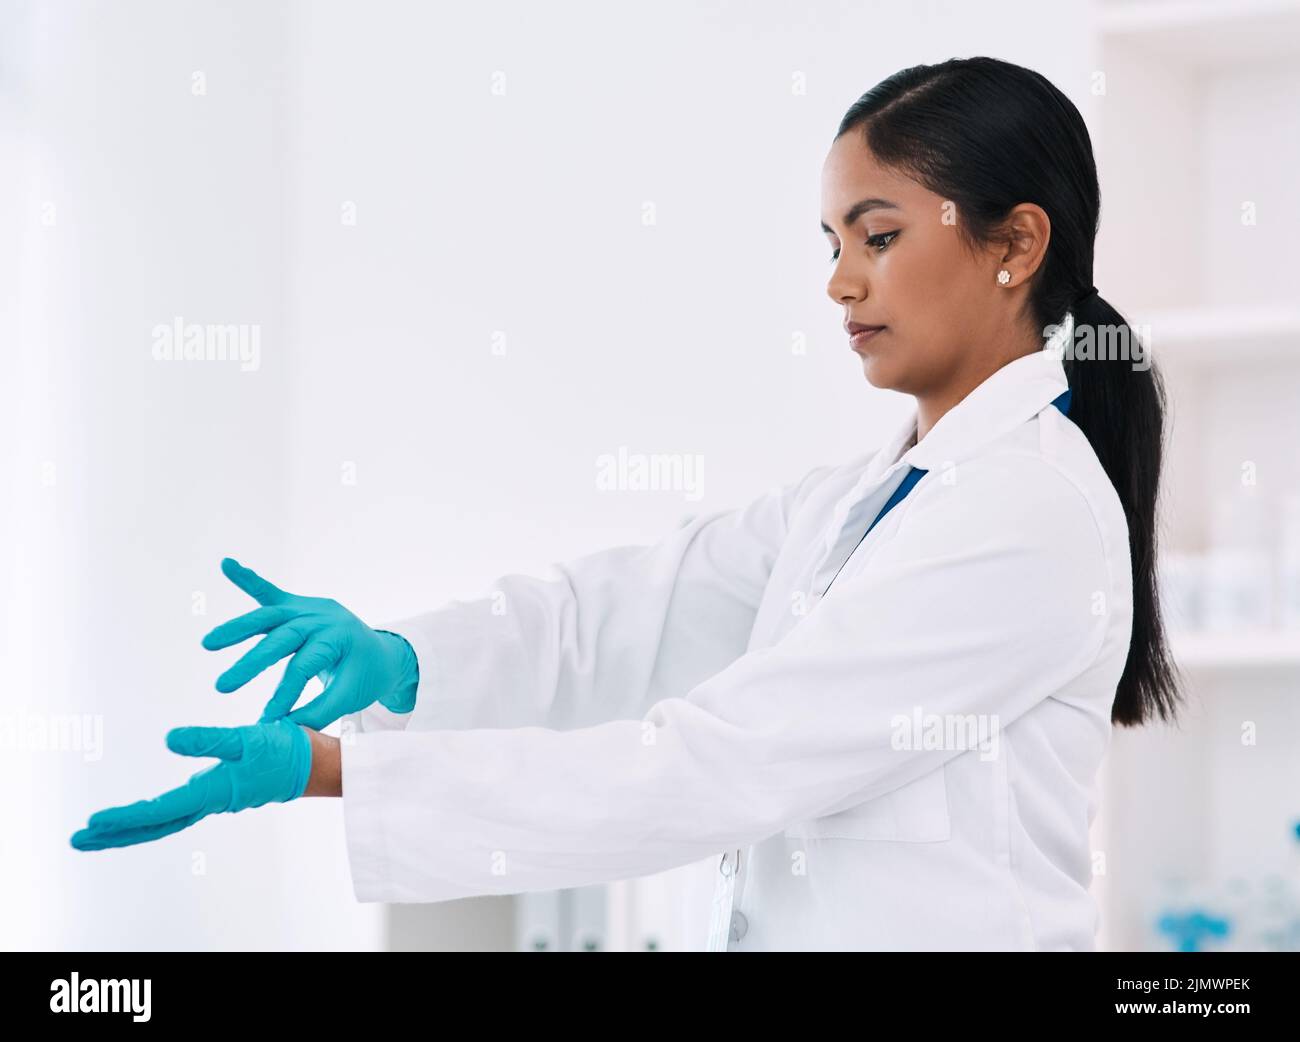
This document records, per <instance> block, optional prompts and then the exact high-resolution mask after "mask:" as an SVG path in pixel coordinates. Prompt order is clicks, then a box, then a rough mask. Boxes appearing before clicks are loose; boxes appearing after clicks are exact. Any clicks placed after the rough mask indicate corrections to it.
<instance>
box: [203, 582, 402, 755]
mask: <svg viewBox="0 0 1300 1042" xmlns="http://www.w3.org/2000/svg"><path fill="white" fill-rule="evenodd" d="M221 570H222V571H223V572H225V573H226V577H227V578H228V579H230V581H231V582H233V583H234V584H235V585H236V586H238V587H239V588H240V589H241V590H243V591H244V592H245V593H247V594H248V595H249V596H250V597H252V598H253V599H254V600H256V601H257V603H258V604H260V605H262V607H260V608H257V609H255V610H254V611H251V612H249V613H248V614H247V615H241V616H239V617H238V618H236V619H231V620H230V621H229V622H223V623H222V624H221V625H220V626H218V627H217V628H216V629H214V630H213V631H212V632H211V633H209V634H208V635H207V636H206V637H204V638H203V646H204V647H205V648H207V649H208V650H209V651H216V650H217V649H219V648H228V647H230V646H231V645H233V644H238V643H240V642H241V641H245V640H247V639H248V638H249V637H251V636H253V635H255V634H258V633H265V634H267V637H266V638H265V639H264V640H261V641H259V642H258V644H257V646H256V647H255V648H253V649H252V650H251V651H249V652H248V653H247V654H245V655H244V657H243V658H241V659H240V660H239V661H238V662H236V663H235V664H234V665H233V666H231V667H230V668H229V669H228V670H226V671H225V672H224V673H222V674H221V676H219V677H217V690H218V691H234V690H235V689H237V688H240V687H242V686H243V685H244V684H247V683H248V682H249V681H250V680H252V679H253V678H254V677H255V676H257V675H258V674H259V673H261V672H262V670H264V669H266V668H267V667H268V666H271V665H273V664H274V663H276V662H278V661H280V659H282V658H284V657H285V656H286V655H293V658H291V659H290V660H289V665H288V666H286V667H285V670H284V676H283V678H281V680H280V684H279V686H278V687H277V688H276V689H275V694H273V695H272V696H271V700H270V701H269V702H268V703H267V704H266V709H265V710H263V712H262V720H274V719H278V718H280V717H283V716H285V714H288V718H289V719H290V720H294V721H296V722H297V723H300V724H302V725H303V726H304V727H310V728H312V730H315V731H319V730H321V729H323V728H325V727H326V726H328V725H329V724H330V723H331V722H333V721H334V720H337V719H338V718H339V717H341V716H344V715H346V714H348V713H355V712H359V711H360V710H362V709H365V708H366V706H368V705H370V704H371V703H372V702H376V701H377V702H379V703H380V705H382V706H384V708H386V709H390V710H392V711H393V712H394V713H409V712H410V711H411V710H412V709H413V708H415V690H416V686H417V683H418V681H419V664H418V662H417V660H416V657H415V652H414V651H413V650H412V649H411V646H410V645H409V644H407V643H406V641H405V640H403V639H402V638H401V637H399V636H398V635H397V634H395V633H389V632H387V631H386V630H373V629H371V628H370V627H369V626H367V625H366V624H365V623H364V622H362V621H361V620H360V619H358V618H357V617H356V616H355V615H353V614H352V613H351V612H350V611H348V610H347V609H346V608H345V607H343V605H341V604H339V603H338V601H331V600H327V599H325V598H322V597H299V596H297V595H296V594H292V593H285V591H283V590H281V589H279V588H278V587H276V586H274V585H272V584H271V583H269V582H267V581H266V580H265V579H263V578H262V577H261V576H259V575H258V574H257V573H256V572H254V571H252V570H251V569H248V568H245V567H244V566H243V565H241V564H240V563H239V562H238V561H235V560H233V559H231V558H229V557H227V558H226V559H225V560H223V561H222V562H221ZM314 676H320V678H321V679H322V680H323V681H324V682H325V690H324V691H322V692H321V693H320V694H319V695H317V696H316V697H315V698H314V699H312V700H311V701H310V702H308V703H307V704H306V705H305V706H303V707H302V708H301V709H293V706H294V703H295V702H297V701H298V696H299V695H301V694H302V690H303V688H304V687H306V686H307V682H308V681H309V680H311V678H312V677H314ZM290 710H293V712H290Z"/></svg>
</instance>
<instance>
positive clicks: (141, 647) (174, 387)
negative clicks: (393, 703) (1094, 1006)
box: [0, 0, 1300, 950]
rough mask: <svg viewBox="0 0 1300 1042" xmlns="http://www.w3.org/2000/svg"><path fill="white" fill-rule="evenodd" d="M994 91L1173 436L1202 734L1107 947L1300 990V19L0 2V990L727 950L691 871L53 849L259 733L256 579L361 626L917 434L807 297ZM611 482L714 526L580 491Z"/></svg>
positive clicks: (1122, 751) (298, 817)
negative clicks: (350, 616) (421, 960)
mask: <svg viewBox="0 0 1300 1042" xmlns="http://www.w3.org/2000/svg"><path fill="white" fill-rule="evenodd" d="M974 54H989V55H993V56H995V57H999V58H1003V59H1006V60H1008V61H1014V62H1017V63H1020V64H1024V65H1028V66H1031V67H1033V68H1035V69H1038V70H1039V71H1041V72H1042V73H1044V74H1045V75H1046V76H1047V77H1048V78H1049V79H1051V80H1052V81H1053V82H1054V83H1055V84H1057V85H1058V86H1059V87H1060V88H1061V90H1063V91H1064V92H1065V93H1066V94H1067V95H1069V97H1070V98H1071V99H1072V100H1073V101H1074V102H1075V104H1076V105H1077V106H1078V107H1079V108H1080V110H1081V111H1082V112H1083V114H1084V117H1085V119H1086V120H1087V122H1088V124H1089V127H1090V128H1091V131H1092V134H1093V141H1094V146H1095V148H1096V152H1097V158H1098V167H1099V173H1100V178H1101V187H1102V198H1103V206H1102V226H1101V230H1100V235H1099V240H1098V259H1097V267H1096V272H1095V279H1094V281H1095V283H1096V285H1097V286H1098V287H1099V288H1100V290H1101V292H1102V294H1103V295H1104V296H1105V297H1106V298H1107V299H1108V300H1109V301H1111V302H1112V303H1113V304H1115V305H1116V306H1117V307H1118V308H1119V309H1120V310H1121V311H1122V312H1124V313H1125V314H1126V315H1127V316H1128V317H1129V318H1130V320H1131V321H1132V322H1134V323H1135V324H1138V326H1139V327H1142V326H1145V327H1146V329H1147V331H1148V333H1149V340H1150V344H1151V347H1152V349H1153V352H1154V357H1155V359H1156V362H1157V365H1159V366H1161V367H1162V368H1163V369H1164V371H1165V375H1166V379H1167V381H1168V387H1169V392H1170V396H1171V415H1172V420H1171V430H1170V440H1169V446H1168V464H1169V466H1168V481H1167V484H1166V487H1165V499H1164V504H1163V514H1164V542H1163V556H1162V560H1161V574H1162V582H1163V583H1164V587H1165V596H1166V600H1167V603H1168V610H1169V613H1170V616H1169V621H1170V625H1171V627H1173V628H1174V637H1175V642H1176V652H1177V657H1178V661H1179V664H1180V666H1181V668H1182V669H1183V671H1184V675H1185V679H1186V683H1187V687H1188V691H1189V693H1190V707H1189V710H1188V713H1187V716H1186V719H1185V720H1184V722H1183V724H1182V725H1181V726H1180V727H1177V728H1174V727H1148V728H1145V729H1143V730H1142V731H1140V732H1132V733H1129V732H1118V733H1117V734H1116V736H1115V743H1114V746H1113V751H1112V754H1111V756H1110V759H1109V761H1108V763H1107V766H1106V769H1105V773H1104V776H1103V778H1102V780H1101V783H1102V789H1103V795H1104V799H1103V804H1102V810H1101V813H1100V814H1099V816H1098V818H1097V821H1096V822H1095V826H1094V847H1095V849H1096V862H1095V865H1094V869H1095V873H1096V875H1095V879H1096V893H1097V894H1098V897H1099V899H1100V901H1101V903H1102V908H1103V928H1102V934H1101V937H1100V944H1101V945H1102V946H1103V947H1109V948H1120V949H1168V948H1175V949H1181V950H1201V949H1210V948H1248V949H1255V948H1290V949H1296V948H1300V905H1298V903H1297V902H1298V901H1300V838H1298V837H1297V832H1296V827H1297V823H1298V822H1300V784H1297V782H1298V781H1300V756H1297V752H1300V699H1298V698H1297V695H1298V694H1300V683H1298V682H1300V496H1298V495H1297V493H1298V492H1300V306H1298V299H1300V298H1298V296H1297V290H1296V286H1297V262H1296V259H1295V250H1294V246H1293V241H1294V238H1295V233H1296V232H1297V231H1300V197H1298V195H1297V192H1296V190H1295V175H1294V171H1295V170H1296V169H1300V71H1297V69H1298V68H1300V66H1298V65H1297V58H1300V5H1298V4H1296V3H1289V2H1271V3H1265V2H1250V0H1240V2H1222V3H1208V2H1207V3H1191V2H1178V3H1140V4H1139V3H1091V2H1084V0H1064V2H1060V3H1054V4H1051V5H1044V4H1040V3H1033V2H1029V0H1026V2H1007V3H984V4H978V5H971V4H965V3H960V2H956V0H953V2H938V0H935V2H919V3H912V4H885V3H863V2H853V3H848V2H843V3H840V2H827V0H821V2H801V3H794V2H774V0H758V2H744V3H742V2H739V0H735V2H731V0H728V2H722V0H716V2H706V0H698V2H689V3H688V2H683V0H670V2H664V0H660V2H656V3H654V4H650V3H629V4H618V5H612V4H601V3H596V2H566V3H545V4H536V3H525V2H522V0H519V2H508V3H475V4H468V3H456V4H452V3H438V4H417V3H384V2H373V0H371V2H367V3H365V4H361V3H339V2H313V3H306V2H303V3H293V2H281V3H263V2H234V3H231V2H225V3H220V4H217V3H194V2H174V0H172V2H164V0H148V2H141V0H130V2H121V3H86V2H67V3H60V4H57V5H55V4H39V3H36V2H25V0H4V2H2V3H0V157H2V158H0V208H2V209H0V222H3V223H2V224H0V241H3V242H4V244H5V248H4V249H3V250H2V251H0V265H3V267H2V268H0V309H2V310H0V347H2V348H3V352H4V374H5V378H4V379H3V380H2V381H0V395H3V400H2V402H0V423H3V424H4V430H3V434H2V436H0V456H2V457H3V463H4V469H3V475H4V480H5V482H6V485H5V488H4V494H3V497H2V504H0V510H2V513H0V524H3V529H2V530H0V547H3V556H2V557H0V583H2V585H0V595H2V598H3V599H2V601H0V605H2V608H3V620H2V622H3V625H2V626H0V654H2V658H0V668H2V669H3V679H4V685H3V694H0V791H3V793H4V796H3V798H2V799H0V885H2V886H3V889H4V892H5V893H6V894H8V895H10V897H11V901H10V910H9V912H8V914H6V916H5V917H4V920H3V922H2V923H0V946H2V947H4V948H8V949H22V948H38V949H108V950H134V949H153V948H164V949H187V950H188V949H232V948H237V949H295V950H306V949H354V948H373V949H385V948H386V949H420V950H431V949H465V948H482V949H511V948H523V949H527V950H569V949H578V950H593V949H600V950H676V949H689V948H698V947H701V946H702V944H703V942H704V935H705V927H706V924H707V908H708V900H709V895H710V894H711V891H712V879H711V876H710V872H711V865H710V863H709V862H702V863H701V864H698V865H692V866H684V867H683V868H680V869H677V870H675V871H673V872H670V873H666V874H664V875H661V876H656V877H652V878H647V879H642V880H635V881H628V882H625V883H619V884H615V885H612V886H609V887H599V888H592V889H590V890H583V891H568V892H563V893H556V894H533V895H527V896H524V897H519V898H483V899H473V900H467V901H458V902H450V903H443V904H436V905H402V906H381V905H362V904H358V903H357V902H356V900H355V898H354V896H353V893H352V888H351V880H350V876H349V870H348V865H347V859H346V853H345V848H344V842H343V831H342V827H343V822H342V806H341V803H340V801H337V800H328V801H326V800H300V801H297V802H296V803H293V804H290V805H287V806H279V807H273V808H266V809H262V810H259V811H254V812H248V813H244V814H240V815H237V816H235V815H223V816H216V817H213V818H209V819H207V820H205V821H204V822H202V823H201V824H200V825H199V826H196V827H195V828H193V829H189V830H186V831H185V832H183V833H180V834H178V835H176V836H174V837H171V838H169V839H167V840H164V841H161V842H157V843H150V844H144V845H141V846H137V847H130V848H125V849H122V850H118V851H111V852H107V853H99V854H83V853H78V852H76V851H74V850H72V848H71V847H70V846H69V845H68V837H69V836H70V835H71V833H72V832H73V831H74V830H75V829H77V828H79V827H80V826H81V825H82V824H83V823H84V820H85V818H86V816H87V815H88V814H89V813H90V812H91V811H93V810H96V809H99V808H101V807H103V806H108V805H111V804H119V803H125V802H130V801H133V800H135V799H139V798H142V797H145V796H152V795H156V794H158V793H160V792H162V791H163V790H165V789H167V788H171V787H172V786H174V785H177V784H180V783H181V782H182V781H183V780H184V779H185V778H186V777H187V776H188V775H189V774H190V773H191V772H192V770H193V769H194V766H193V764H192V763H191V762H189V761H181V760H180V759H179V758H177V757H176V756H174V755H173V754H171V753H169V752H168V751H167V750H166V748H165V747H164V745H163V735H164V734H165V732H166V731H167V729H169V728H170V727H173V726H178V725H181V724H199V723H211V724H227V725H234V724H242V723H248V722H251V721H252V720H254V719H255V718H256V715H257V713H258V712H260V708H261V706H262V704H263V703H264V701H265V699H266V697H268V696H269V693H270V690H271V689H272V688H273V686H274V682H275V679H276V676H277V675H278V670H274V671H269V672H268V673H267V674H266V675H264V676H263V677H262V678H259V680H258V681H256V682H255V683H254V684H253V685H250V686H249V687H248V688H245V689H244V690H242V691H240V692H237V693H235V694H233V695H221V694H218V693H217V692H216V691H215V690H214V688H213V681H214V680H215V678H216V675H217V673H218V672H220V671H221V669H223V668H224V667H225V666H226V665H228V664H229V663H230V662H231V661H233V659H234V658H235V657H236V654H237V653H236V652H233V651H227V652H222V653H215V654H214V653H209V652H205V651H203V650H202V649H201V648H200V646H199V639H200V637H201V636H202V635H203V633H205V632H206V631H207V630H209V629H210V628H211V627H212V626H214V625H215V624H216V623H218V622H220V621H222V620H224V619H226V618H229V617H231V616H233V615H234V614H237V613H240V612H242V611H244V610H245V609H246V607H247V605H246V601H245V598H244V597H243V595H242V594H240V593H239V592H238V591H237V590H235V589H234V588H233V587H232V586H230V585H229V584H228V583H226V582H225V580H224V579H223V578H222V576H221V574H220V571H219V568H218V563H219V561H220V559H221V558H222V557H223V556H225V555H231V556H235V557H237V558H239V559H240V560H241V561H243V562H244V563H246V564H248V565H250V566H251V567H253V568H255V569H257V570H259V571H260V572H262V573H263V574H264V575H266V576H267V577H268V578H270V579H272V580H273V581H275V582H276V583H278V584H279V585H281V586H283V587H285V588H287V589H290V590H292V591H294V592H299V593H305V594H313V595H319V596H329V597H334V598H336V599H338V600H339V601H341V602H342V603H344V604H346V605H347V606H348V607H350V608H352V609H353V610H354V611H356V612H357V613H358V614H360V615H361V616H362V617H363V618H365V619H366V620H367V621H369V622H371V624H372V625H381V624H382V623H383V622H384V621H388V620H393V619H397V618H401V617H403V616H405V615H408V614H411V613H414V612H416V611H419V610H422V609H425V608H429V607H433V606H436V605H438V604H440V603H442V602H444V601H446V600H447V599H449V598H451V597H468V596H480V595H483V594H485V593H486V592H487V591H488V590H489V589H490V587H491V585H492V582H493V580H494V579H495V578H496V577H498V576H500V575H503V574H506V573H508V572H520V571H521V572H530V573H533V574H543V573H544V572H545V570H546V568H547V567H548V565H549V564H550V563H552V562H555V561H561V560H566V559H569V558H571V557H574V556H577V555H580V554H583V553H586V552H589V551H591V550H594V549H598V548H600V547H603V546H610V545H615V544H619V543H645V542H650V541H654V540H657V539H658V538H660V537H662V536H663V535H665V534H666V533H667V532H668V531H669V530H671V529H672V528H673V527H674V526H676V525H677V524H678V523H680V522H681V521H682V520H684V519H685V518H686V517H687V516H689V515H691V514H693V513H696V512H700V511H703V510H712V509H717V508H722V507H728V506H739V505H741V504H742V503H744V502H746V501H748V500H749V499H751V498H752V497H754V496H756V495H758V494H759V493H761V492H763V491H764V490H766V489H768V488H771V487H773V486H777V485H781V484H784V483H786V482H788V481H791V480H794V479H795V478H797V477H799V476H802V475H803V474H804V473H805V472H806V471H807V470H808V469H809V468H811V467H812V466H815V465H818V464H821V463H837V462H842V461H844V460H847V459H848V458H850V457H852V456H855V455H858V454H861V453H862V452H865V451H867V450H868V449H870V448H874V447H876V446H877V445H879V444H880V443H881V442H882V441H883V440H884V439H885V438H886V437H887V436H888V435H889V434H890V433H892V432H893V430H894V429H895V427H896V426H897V424H898V423H899V422H901V420H902V418H903V417H904V416H905V415H906V413H907V412H908V408H909V404H910V403H909V401H908V400H905V399H903V398H902V397H900V396H896V395H893V394H890V393H889V392H882V391H878V390H876V389H874V388H872V387H870V386H869V385H868V384H867V383H866V381H865V380H864V379H863V377H862V373H861V366H860V362H859V360H858V359H857V358H856V356H854V355H853V354H852V352H850V351H849V349H848V347H847V345H846V344H845V341H844V337H843V333H842V330H841V329H840V326H839V322H840V317H841V316H840V314H839V312H838V311H837V310H836V308H835V307H834V306H833V305H832V304H831V302H830V301H829V300H828V299H827V297H826V295H825V280H826V278H827V276H828V274H829V267H828V264H827V257H828V250H827V247H826V245H825V242H824V238H823V236H822V235H821V233H820V231H818V230H817V221H818V220H819V217H820V214H819V179H820V167H821V162H822V160H823V158H824V156H825V153H826V150H827V149H828V148H829V145H830V141H831V137H832V135H833V134H834V131H835V127H836V125H837V123H838V121H839V119H840V117H841V116H842V115H843V113H844V111H845V110H846V109H847V108H848V106H849V105H850V104H851V103H852V102H853V101H854V100H855V99H856V98H857V97H858V96H859V95H860V94H862V93H863V92H864V91H866V90H868V89H869V88H870V87H871V86H873V85H874V84H875V83H876V82H878V81H879V80H880V79H883V78H884V77H885V76H887V75H889V74H890V73H892V72H894V71H896V70H897V69H899V68H901V67H904V66H907V65H914V64H919V63H929V62H936V61H942V60H944V59H947V58H950V57H960V56H969V55H974ZM191 326H199V327H202V328H203V329H204V330H205V331H206V332H207V334H208V335H210V336H216V337H218V338H223V339H224V342H225V343H227V344H228V345H229V351H228V357H227V358H226V359H225V360H217V359H213V360H187V361H178V360H176V359H175V357H174V355H175V354H178V353H179V351H174V350H173V348H177V347H179V344H180V341H181V339H183V337H184V335H185V332H184V331H185V330H186V329H187V328H189V327H191ZM622 451H625V452H628V453H673V454H686V455H688V456H689V457H690V458H692V459H694V460H699V461H702V463H703V464H704V466H703V469H702V470H700V471H698V475H699V476H700V477H701V478H702V483H701V484H700V486H699V488H698V492H699V493H700V494H699V495H698V496H697V495H695V494H693V493H692V494H686V495H684V494H683V492H682V491H680V490H679V491H657V490H647V491H637V490H631V489H629V490H611V489H607V488H601V487H598V484H597V480H596V472H597V467H596V460H597V457H599V456H601V455H605V454H609V455H614V456H617V455H618V454H619V453H620V452H622ZM335 726H337V725H335Z"/></svg>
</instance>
